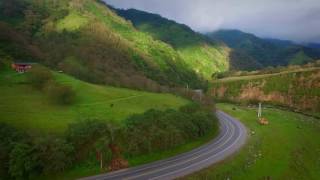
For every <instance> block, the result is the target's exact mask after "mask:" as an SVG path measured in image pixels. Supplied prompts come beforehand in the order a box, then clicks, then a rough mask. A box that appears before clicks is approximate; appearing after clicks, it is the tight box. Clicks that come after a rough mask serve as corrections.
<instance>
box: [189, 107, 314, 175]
mask: <svg viewBox="0 0 320 180" xmlns="http://www.w3.org/2000/svg"><path fill="white" fill-rule="evenodd" d="M218 108H219V109H221V110H223V111H225V112H227V113H229V114H230V115H232V116H233V117H236V118H238V119H239V120H240V121H241V122H242V123H244V124H245V126H246V127H247V128H248V129H249V132H250V137H249V140H248V142H247V145H246V146H245V147H244V148H243V149H242V150H241V151H240V152H239V153H237V154H236V155H235V156H234V157H231V158H229V159H227V160H225V161H224V162H223V163H221V164H218V165H215V166H212V167H209V168H207V169H205V170H203V171H200V172H198V173H196V174H194V175H191V176H188V177H185V178H184V179H217V180H219V179H233V180H236V179H239V180H240V179H246V180H250V179H254V180H256V179H279V180H280V179H297V180H298V179H299V180H302V179H306V180H313V179H318V178H319V176H320V159H319V157H320V141H319V140H318V137H320V120H319V119H314V118H310V117H306V116H303V115H301V114H297V113H292V112H287V111H282V110H277V109H264V110H263V117H265V118H267V119H268V120H269V122H270V125H268V126H261V125H259V124H258V123H257V118H256V114H257V112H256V109H252V108H247V107H240V106H235V105H231V104H218ZM234 108H235V109H234Z"/></svg>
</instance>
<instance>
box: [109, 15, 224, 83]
mask: <svg viewBox="0 0 320 180" xmlns="http://www.w3.org/2000/svg"><path fill="white" fill-rule="evenodd" d="M114 10H115V12H117V13H118V14H119V15H120V16H122V17H124V18H126V19H127V20H130V21H131V22H132V23H133V25H134V26H135V27H136V28H137V29H139V30H140V31H143V32H146V33H148V34H150V35H151V36H152V37H154V38H155V39H158V40H161V41H164V42H166V43H168V44H170V45H171V46H172V47H173V48H174V49H175V50H177V51H178V53H179V55H181V57H182V58H183V59H184V60H185V62H186V64H187V65H188V66H189V67H190V68H192V69H193V70H194V71H196V72H197V73H198V74H201V75H202V76H203V77H205V78H206V79H210V78H211V75H212V74H213V73H215V72H223V71H227V70H228V69H229V51H230V49H229V48H228V47H227V46H225V45H224V44H222V43H217V42H214V41H212V40H210V39H209V38H207V37H205V36H203V35H201V34H199V33H197V32H194V31H193V30H192V29H191V28H189V27H188V26H186V25H184V24H179V23H177V22H175V21H172V20H169V19H166V18H164V17H161V16H160V15H157V14H152V13H148V12H144V11H139V10H136V9H129V10H121V9H114Z"/></svg>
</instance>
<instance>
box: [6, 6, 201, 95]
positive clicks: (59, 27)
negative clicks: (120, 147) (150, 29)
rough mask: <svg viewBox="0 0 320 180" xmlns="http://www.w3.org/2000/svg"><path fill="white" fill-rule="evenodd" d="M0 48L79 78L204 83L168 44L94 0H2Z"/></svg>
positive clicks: (147, 84) (149, 85)
mask: <svg viewBox="0 0 320 180" xmlns="http://www.w3.org/2000/svg"><path fill="white" fill-rule="evenodd" d="M0 9H7V10H6V11H1V13H0V20H1V23H0V29H1V32H0V40H1V41H0V49H1V50H2V51H4V52H7V53H9V54H10V55H12V56H13V57H14V58H15V59H19V60H20V61H21V60H23V61H39V62H41V63H44V64H46V65H48V66H51V67H52V68H55V69H59V70H63V71H65V72H66V73H68V74H71V75H73V76H75V77H77V78H80V79H83V80H86V81H90V82H94V83H103V84H104V83H107V84H110V85H114V86H124V87H130V88H136V89H148V90H152V91H160V90H163V86H170V87H175V86H185V84H186V82H188V84H189V85H190V86H191V87H194V88H200V87H203V86H204V85H205V83H203V81H202V80H201V79H200V78H198V77H197V75H196V73H195V72H194V71H193V70H192V69H190V68H189V67H188V65H187V64H186V63H185V62H184V60H183V58H182V57H181V56H180V55H179V53H177V52H176V51H175V50H174V49H173V48H172V47H171V46H169V45H168V44H166V43H164V42H161V41H158V40H154V39H153V38H152V37H151V36H150V35H148V34H146V33H143V32H139V31H137V30H136V29H135V28H134V27H133V26H132V25H131V24H130V23H129V22H127V21H126V20H124V19H122V18H121V17H119V16H117V15H116V14H115V13H114V12H113V11H111V10H110V9H109V8H108V7H106V6H105V5H104V4H102V3H100V2H98V1H96V0H71V1H67V0H61V1H55V0H48V1H45V2H43V1H36V0H31V1H29V0H13V1H11V0H4V1H2V3H0Z"/></svg>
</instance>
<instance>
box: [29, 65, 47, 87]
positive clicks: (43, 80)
mask: <svg viewBox="0 0 320 180" xmlns="http://www.w3.org/2000/svg"><path fill="white" fill-rule="evenodd" d="M52 79H53V76H52V73H51V72H50V71H49V70H48V69H46V68H44V67H42V66H34V67H33V68H32V69H31V70H30V71H29V73H28V80H29V82H30V83H31V85H32V86H33V87H35V88H36V89H40V90H42V89H43V88H44V87H45V86H46V84H47V83H48V82H49V81H52Z"/></svg>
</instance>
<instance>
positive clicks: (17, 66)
mask: <svg viewBox="0 0 320 180" xmlns="http://www.w3.org/2000/svg"><path fill="white" fill-rule="evenodd" d="M34 64H35V63H20V62H19V63H12V64H11V67H12V69H13V70H15V71H16V72H18V73H25V72H27V71H28V70H30V69H31V68H32V66H33V65H34Z"/></svg>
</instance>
